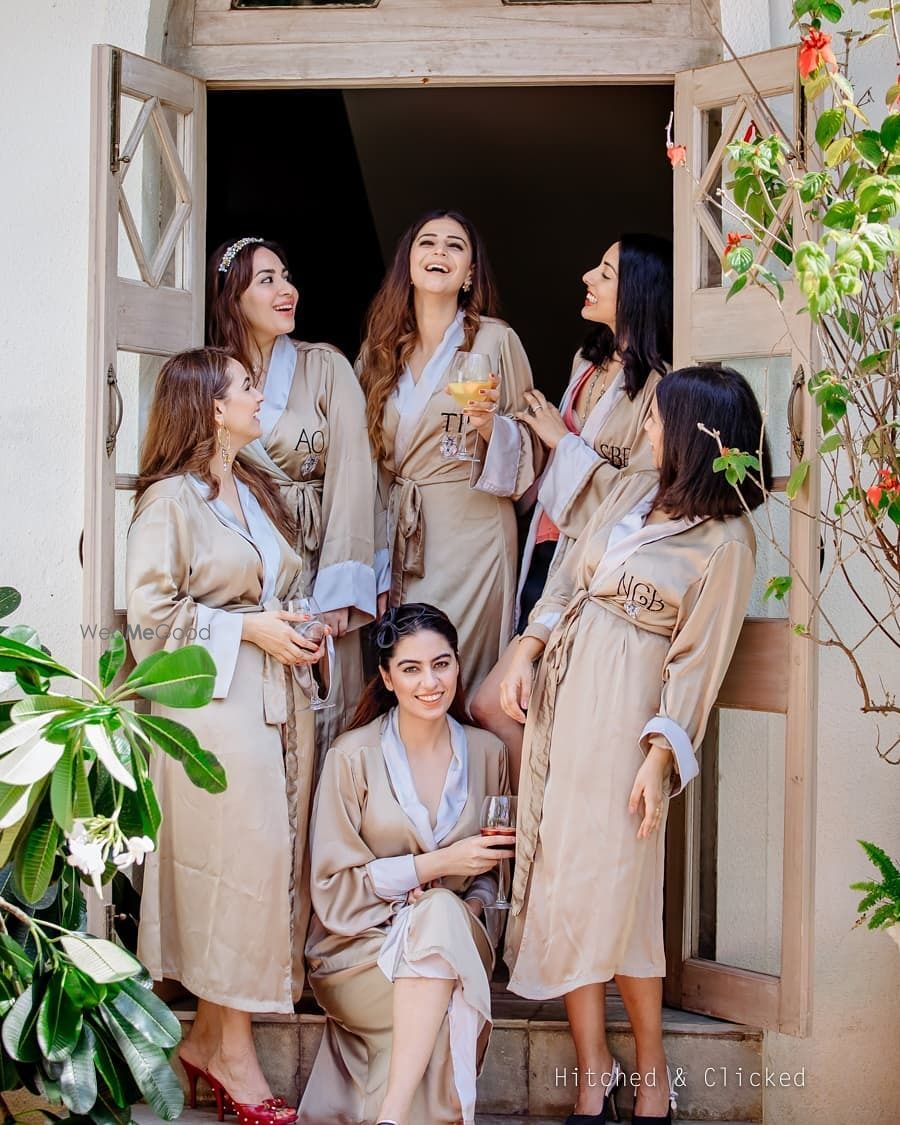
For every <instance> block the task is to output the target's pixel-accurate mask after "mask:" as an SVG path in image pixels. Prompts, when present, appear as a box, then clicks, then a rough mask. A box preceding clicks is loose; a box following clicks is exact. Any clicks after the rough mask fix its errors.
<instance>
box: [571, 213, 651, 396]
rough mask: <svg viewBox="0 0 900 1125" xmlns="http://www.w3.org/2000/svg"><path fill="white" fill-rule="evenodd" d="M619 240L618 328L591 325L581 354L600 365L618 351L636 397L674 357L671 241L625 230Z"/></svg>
mask: <svg viewBox="0 0 900 1125" xmlns="http://www.w3.org/2000/svg"><path fill="white" fill-rule="evenodd" d="M618 242H619V283H618V293H617V296H616V331H615V333H613V331H612V329H611V328H610V327H609V326H608V325H606V324H598V325H596V326H594V327H592V328H591V331H590V332H589V333H588V335H587V337H586V339H585V341H584V343H583V344H582V346H581V354H582V356H583V357H584V358H585V359H586V360H589V361H590V362H591V363H593V364H596V365H597V367H601V366H602V365H603V364H604V363H606V362H607V361H608V360H610V359H612V357H613V356H614V355H615V353H616V352H618V353H619V355H620V356H621V357H622V366H623V368H624V370H625V391H626V393H627V395H628V397H629V398H632V399H633V398H634V396H635V395H636V394H637V393H638V391H640V390H641V389H642V388H643V386H644V384H645V383H646V382H647V378H648V376H649V375H650V372H651V371H658V372H659V373H660V375H664V374H665V373H666V369H667V367H668V366H669V365H670V364H671V362H672V243H671V242H669V240H668V239H666V238H658V237H657V236H656V235H653V234H623V235H622V236H621V237H620V238H619V239H618Z"/></svg>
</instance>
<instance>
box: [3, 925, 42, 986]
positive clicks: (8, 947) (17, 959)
mask: <svg viewBox="0 0 900 1125" xmlns="http://www.w3.org/2000/svg"><path fill="white" fill-rule="evenodd" d="M0 964H3V965H7V966H8V967H9V968H10V969H12V971H13V973H14V974H15V976H17V977H18V978H19V980H23V981H25V983H26V984H30V983H31V978H32V976H34V962H33V961H32V959H31V958H30V957H29V956H28V954H27V953H26V952H25V950H24V949H23V948H22V947H21V945H19V943H18V942H17V941H16V940H15V939H14V938H11V937H10V936H9V934H0Z"/></svg>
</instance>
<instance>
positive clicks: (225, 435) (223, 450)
mask: <svg viewBox="0 0 900 1125" xmlns="http://www.w3.org/2000/svg"><path fill="white" fill-rule="evenodd" d="M217 436H218V442H219V453H220V454H221V455H222V468H223V469H224V470H225V472H226V473H227V472H228V468H229V466H230V465H231V432H230V431H229V430H228V428H227V427H226V426H224V425H222V426H219V430H218V435H217Z"/></svg>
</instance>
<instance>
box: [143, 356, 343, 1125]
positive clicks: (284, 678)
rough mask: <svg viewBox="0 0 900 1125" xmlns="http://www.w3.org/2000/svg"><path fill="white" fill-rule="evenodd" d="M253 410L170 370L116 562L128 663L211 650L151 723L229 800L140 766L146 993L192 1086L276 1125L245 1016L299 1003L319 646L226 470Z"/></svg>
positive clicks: (284, 528)
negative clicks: (180, 739) (168, 985)
mask: <svg viewBox="0 0 900 1125" xmlns="http://www.w3.org/2000/svg"><path fill="white" fill-rule="evenodd" d="M261 400H262V395H261V394H260V393H259V392H258V391H257V390H255V389H254V387H253V386H252V383H251V380H250V376H249V375H248V373H247V372H246V371H245V370H244V368H243V367H241V365H240V364H239V363H238V362H237V361H236V360H234V359H231V358H229V357H228V356H227V355H226V354H225V353H224V352H222V351H218V350H217V349H211V348H210V349H203V350H198V351H195V352H187V353H185V354H184V355H180V356H175V357H173V358H172V359H171V360H169V361H168V362H167V363H166V365H165V366H164V367H163V369H162V371H161V372H160V374H159V378H158V380H157V384H156V389H155V392H154V398H153V402H152V404H151V408H150V418H149V424H148V430H147V436H146V439H145V441H144V445H143V448H142V451H141V475H140V479H139V483H138V489H137V500H136V504H135V511H134V518H133V521H132V524H131V528H130V530H129V533H128V546H127V556H126V590H127V604H128V624H129V627H130V628H131V629H132V641H131V644H132V649H133V651H134V655H135V658H136V659H138V660H140V659H142V658H144V657H146V656H148V655H149V654H150V653H152V652H155V651H158V650H160V649H163V648H165V649H172V648H177V647H179V646H181V645H183V644H202V645H204V646H205V647H206V648H207V649H208V650H209V652H210V653H211V655H212V656H213V659H214V660H215V663H216V669H217V676H216V683H215V689H214V695H213V699H212V701H211V702H210V703H209V704H207V705H206V706H205V707H203V708H201V709H199V710H195V711H190V712H184V711H178V710H176V711H170V710H169V709H167V708H165V707H162V706H160V705H157V704H154V707H153V710H154V713H156V714H161V715H166V716H168V717H169V718H173V719H175V720H176V721H178V722H180V723H182V724H184V725H186V726H188V727H189V728H190V729H191V730H192V731H193V732H194V733H195V734H196V736H197V738H198V739H199V741H200V744H201V745H202V746H204V747H206V748H208V749H209V750H211V751H212V752H213V753H214V754H215V755H216V756H217V757H218V759H219V761H220V762H221V764H222V766H223V767H224V769H225V774H226V780H227V789H226V791H225V792H224V793H221V794H216V795H214V794H210V793H207V792H206V791H204V790H201V789H199V788H197V787H196V786H194V785H193V784H192V783H191V782H190V780H189V779H188V778H187V776H186V775H185V772H184V769H183V768H182V765H181V764H180V762H176V761H174V760H173V759H171V758H170V757H168V756H167V755H157V756H155V757H154V759H153V765H152V769H153V780H154V784H155V785H156V791H157V794H158V797H159V801H160V805H161V807H162V812H163V823H162V828H161V830H160V836H159V850H158V852H157V853H156V854H153V855H150V856H148V858H147V863H146V873H145V877H144V884H143V893H142V900H141V921H140V931H139V941H138V954H139V956H140V957H141V959H142V961H143V962H144V964H145V965H146V966H147V967H148V969H149V970H150V972H151V974H152V975H153V977H154V978H155V979H157V980H160V979H162V978H170V979H174V980H178V981H180V982H181V983H182V984H183V985H184V986H185V987H186V988H187V989H189V990H190V991H191V992H193V993H194V994H195V995H196V996H197V998H198V1000H197V1019H196V1020H195V1022H194V1024H193V1026H192V1030H191V1032H190V1034H189V1035H188V1037H187V1039H186V1040H185V1041H184V1043H183V1044H182V1045H181V1048H180V1057H181V1060H182V1062H183V1063H184V1064H185V1069H186V1070H187V1072H188V1075H189V1078H190V1079H191V1084H192V1088H193V1089H195V1088H196V1081H197V1078H198V1077H202V1078H204V1080H206V1081H208V1082H210V1084H211V1085H212V1086H213V1089H214V1090H216V1092H217V1095H218V1096H221V1093H222V1090H223V1088H224V1089H227V1090H228V1092H229V1094H230V1095H231V1096H232V1097H233V1099H234V1100H235V1101H236V1102H237V1103H240V1104H241V1105H242V1107H244V1109H243V1110H242V1112H243V1113H244V1115H245V1116H247V1117H248V1119H252V1120H254V1121H259V1122H261V1123H263V1125H285V1123H286V1122H288V1121H291V1120H293V1119H294V1118H295V1117H296V1114H295V1113H294V1112H293V1111H292V1110H286V1109H284V1108H281V1107H279V1106H277V1105H275V1104H273V1103H272V1102H271V1101H268V1100H267V1099H271V1096H272V1095H271V1090H270V1089H269V1086H268V1083H267V1082H266V1079H265V1077H264V1076H263V1074H262V1071H261V1070H260V1067H259V1063H258V1061H257V1058H256V1052H255V1049H254V1046H253V1040H252V1037H251V1034H250V1018H251V1013H252V1012H285V1013H289V1012H292V1011H293V1003H294V1001H295V1000H296V999H298V998H299V994H300V991H301V989H302V987H303V942H304V938H305V934H306V928H307V924H308V918H309V909H308V905H309V888H308V871H307V869H306V854H305V848H306V838H307V826H308V818H309V811H310V805H311V796H312V780H313V766H314V741H313V740H314V731H313V720H312V713H311V712H310V710H309V709H308V699H307V696H306V694H305V692H304V691H303V689H302V681H303V677H304V676H306V677H308V676H309V675H310V674H311V673H310V667H309V666H310V665H311V664H312V662H314V661H316V660H318V659H319V658H320V657H321V655H322V653H321V648H322V646H321V645H320V646H319V647H317V646H316V645H315V644H313V643H312V642H310V641H308V640H305V639H303V638H302V637H300V636H299V635H298V634H297V633H296V631H295V630H294V628H293V624H292V623H294V622H297V621H299V620H301V618H300V617H299V616H298V615H296V614H289V613H286V612H284V611H283V610H282V608H281V607H282V605H284V603H285V602H286V600H287V599H288V598H290V597H292V596H294V595H295V594H296V592H297V590H298V589H299V588H300V586H301V584H302V580H303V575H302V563H301V560H300V558H299V557H298V556H297V554H296V553H295V552H294V551H293V550H292V548H291V546H290V545H289V543H288V541H287V539H286V537H285V536H286V535H290V536H292V532H293V529H292V527H291V521H290V517H289V513H288V512H287V509H286V508H285V506H284V503H283V501H282V499H281V496H280V493H279V491H278V489H277V488H276V486H275V485H274V484H273V483H272V482H271V480H270V479H269V478H268V477H267V476H266V474H264V473H262V472H261V471H260V470H258V469H256V468H254V467H253V466H244V465H241V464H240V463H236V462H233V460H232V455H233V454H234V453H235V452H237V451H238V450H240V448H241V447H242V446H243V445H245V444H246V443H247V442H248V441H251V440H254V439H255V438H256V437H258V435H259V420H258V418H257V412H258V410H259V406H260V403H261ZM307 682H308V680H307Z"/></svg>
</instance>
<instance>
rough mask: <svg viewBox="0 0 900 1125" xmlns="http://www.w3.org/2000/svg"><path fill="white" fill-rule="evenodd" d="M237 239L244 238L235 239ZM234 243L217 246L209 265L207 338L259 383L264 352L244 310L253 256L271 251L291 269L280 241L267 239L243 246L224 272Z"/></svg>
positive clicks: (207, 271) (207, 280) (207, 277)
mask: <svg viewBox="0 0 900 1125" xmlns="http://www.w3.org/2000/svg"><path fill="white" fill-rule="evenodd" d="M237 241H240V240H239V239H235V240H234V242H237ZM234 242H223V243H222V245H221V246H218V247H216V249H215V250H214V251H213V252H212V255H211V256H210V259H209V263H208V264H207V267H206V340H207V343H209V344H211V345H212V346H213V347H215V348H224V350H225V351H226V352H228V354H229V355H232V356H234V358H235V359H236V360H238V361H239V362H240V363H241V364H242V365H243V366H244V367H246V369H247V370H248V371H249V372H250V377H251V378H252V379H253V381H254V383H255V382H257V380H258V378H259V368H260V365H261V363H262V355H261V354H260V350H259V348H258V347H257V345H256V341H255V340H254V339H253V333H252V332H251V331H250V324H249V322H248V320H247V318H246V317H245V316H244V313H243V310H242V309H241V297H242V296H243V294H244V293H245V292H246V291H247V289H249V288H250V282H251V281H252V280H253V255H254V253H255V252H256V251H257V250H271V251H272V253H273V254H274V255H275V256H276V257H277V258H279V259H280V260H281V264H282V265H283V266H284V268H285V269H288V260H287V254H285V252H284V250H283V249H282V247H281V246H280V244H279V243H277V242H270V241H269V240H268V239H263V240H262V241H261V242H248V243H247V245H246V246H242V247H241V249H240V250H238V252H237V253H236V254H235V255H234V257H233V258H232V259H231V264H230V265H229V267H228V269H227V270H226V271H225V272H224V273H222V271H221V270H220V269H219V266H220V265H221V264H222V258H223V256H224V254H225V251H226V250H227V249H228V248H229V246H233V245H234Z"/></svg>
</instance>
